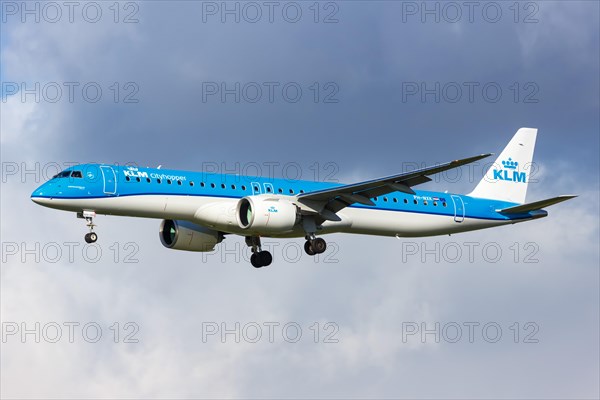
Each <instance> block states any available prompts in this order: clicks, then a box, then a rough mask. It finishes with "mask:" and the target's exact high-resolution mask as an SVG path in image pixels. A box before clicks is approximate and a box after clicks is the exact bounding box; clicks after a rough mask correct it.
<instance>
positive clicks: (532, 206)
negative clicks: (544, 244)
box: [496, 194, 577, 214]
mask: <svg viewBox="0 0 600 400" xmlns="http://www.w3.org/2000/svg"><path fill="white" fill-rule="evenodd" d="M574 197H577V195H572V194H565V195H562V196H557V197H552V198H551V199H546V200H540V201H534V202H533V203H527V204H521V205H518V206H514V207H508V208H503V209H502V210H496V211H498V212H499V213H502V214H521V213H526V212H529V211H536V210H541V209H542V208H544V207H548V206H551V205H553V204H556V203H560V202H562V201H565V200H569V199H572V198H574Z"/></svg>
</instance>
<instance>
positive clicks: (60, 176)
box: [52, 171, 71, 179]
mask: <svg viewBox="0 0 600 400" xmlns="http://www.w3.org/2000/svg"><path fill="white" fill-rule="evenodd" d="M70 175H71V171H63V172H59V173H58V174H56V175H54V176H53V177H52V179H54V178H68V177H69V176H70Z"/></svg>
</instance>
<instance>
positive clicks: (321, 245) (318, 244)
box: [310, 238, 327, 254]
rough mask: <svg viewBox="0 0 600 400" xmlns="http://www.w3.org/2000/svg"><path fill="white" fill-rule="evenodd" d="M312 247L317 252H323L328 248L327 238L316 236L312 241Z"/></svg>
mask: <svg viewBox="0 0 600 400" xmlns="http://www.w3.org/2000/svg"><path fill="white" fill-rule="evenodd" d="M310 247H312V250H313V251H314V252H315V253H316V254H321V253H323V252H324V251H325V250H326V249H327V242H325V239H322V238H316V239H314V240H313V241H312V243H311V244H310Z"/></svg>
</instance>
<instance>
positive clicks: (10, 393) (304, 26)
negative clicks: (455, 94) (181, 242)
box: [0, 2, 599, 398]
mask: <svg viewBox="0 0 600 400" xmlns="http://www.w3.org/2000/svg"><path fill="white" fill-rule="evenodd" d="M338 5H339V6H340V12H339V19H340V22H339V23H337V24H329V25H327V24H314V23H312V22H309V21H302V22H301V23H299V24H289V23H285V22H283V21H277V22H275V23H273V24H268V23H258V24H244V23H241V24H220V23H218V22H217V21H214V20H209V22H208V23H202V16H201V3H195V2H182V3H179V4H178V6H177V8H175V7H167V6H166V5H165V3H161V2H156V3H142V4H140V12H139V19H140V22H139V23H138V24H130V25H128V24H114V23H113V22H112V21H111V20H110V19H108V20H102V21H101V22H100V23H98V24H87V23H84V22H81V21H80V22H77V23H75V24H68V23H59V24H44V23H40V24H20V23H18V21H14V20H11V22H9V23H7V24H3V26H2V29H3V31H2V33H3V35H2V36H3V41H2V71H3V75H2V77H3V79H4V80H6V81H14V82H21V81H26V82H29V83H31V82H35V81H40V82H48V81H57V82H65V81H78V82H82V83H85V82H89V81H94V82H98V83H99V84H100V85H101V87H102V88H103V89H104V94H105V96H104V97H103V99H102V101H100V102H98V103H88V102H86V101H83V100H81V99H79V100H77V101H75V102H73V103H69V102H68V101H60V102H57V103H56V104H50V103H48V102H44V101H42V102H40V103H39V104H35V103H32V102H31V101H28V102H25V103H23V102H21V101H20V98H19V96H18V95H15V96H10V97H9V98H8V99H7V100H6V102H3V103H0V107H1V109H0V112H1V116H2V125H1V128H2V135H1V139H2V150H1V151H2V159H3V162H4V164H3V165H6V162H17V163H21V162H25V163H26V165H28V166H31V165H32V164H34V163H35V162H40V163H42V165H44V163H48V162H58V163H65V162H68V161H81V162H86V161H108V162H121V163H123V162H129V161H134V162H137V163H140V164H142V165H146V164H147V165H156V164H165V165H169V166H170V167H174V168H188V169H197V168H198V167H199V166H201V165H202V162H206V161H211V162H219V163H220V162H226V163H229V165H231V164H234V163H235V162H238V161H239V162H242V163H244V162H257V163H263V162H264V161H279V162H281V163H285V162H289V161H290V160H291V161H295V162H299V163H300V164H301V165H302V167H303V168H304V172H305V174H306V177H308V176H309V175H310V173H311V171H310V170H309V169H308V167H310V166H311V165H312V164H313V162H315V161H318V162H320V163H323V162H324V161H332V162H335V163H336V164H337V165H338V166H339V167H340V170H339V172H338V175H337V177H338V178H340V179H342V180H352V179H362V178H368V177H373V176H378V175H383V174H387V173H392V172H394V171H396V170H397V169H398V167H399V166H400V165H401V164H402V162H406V161H416V162H419V163H420V162H426V163H432V162H438V161H445V160H449V159H452V158H455V157H459V156H466V155H471V154H472V153H479V152H484V151H495V152H498V151H500V150H501V148H502V147H503V146H504V144H505V143H506V141H507V140H508V139H509V138H510V136H511V135H512V133H513V132H514V131H515V130H516V129H517V128H518V127H520V126H522V125H523V126H527V125H529V126H536V127H539V128H540V135H539V137H538V149H537V151H536V160H537V161H538V162H539V163H540V165H541V172H540V176H539V177H540V183H539V184H536V185H532V187H531V190H530V193H529V196H528V198H530V199H538V198H544V197H550V196H553V195H556V194H559V193H571V192H572V193H576V194H580V197H579V198H578V199H575V200H572V201H570V202H568V203H565V204H561V205H559V206H556V207H554V208H551V209H550V216H549V217H548V218H546V219H543V220H540V221H536V222H531V223H527V224H518V225H514V226H511V227H504V228H498V229H496V230H489V231H481V232H475V233H468V234H463V235H456V236H451V237H440V238H427V239H416V240H413V239H411V240H402V241H400V240H397V239H392V238H374V237H362V236H344V235H333V236H331V237H330V238H329V239H328V240H329V242H330V243H334V244H335V246H334V247H331V250H335V249H339V250H338V251H337V252H335V251H332V253H330V255H329V257H330V258H329V259H327V260H321V262H319V263H315V262H314V260H313V259H310V258H308V257H306V256H303V257H301V258H300V261H298V262H286V261H285V260H283V258H284V255H283V252H282V249H283V245H284V244H285V243H289V242H290V241H280V242H279V241H273V244H278V247H276V248H275V250H274V254H275V258H276V260H275V263H274V265H273V266H271V267H270V268H267V269H264V270H260V271H256V270H254V269H253V268H251V267H250V266H249V264H248V263H247V261H245V260H244V258H243V255H244V254H246V252H247V249H246V248H245V246H244V245H243V243H242V240H241V239H239V238H228V239H227V240H226V242H225V243H223V244H222V245H221V246H222V247H223V245H225V246H224V247H225V249H227V250H228V251H230V252H231V253H226V252H223V251H221V252H217V254H214V255H208V256H204V257H203V256H202V255H198V254H190V253H185V252H176V251H170V250H167V249H165V248H163V247H162V246H161V245H160V244H159V241H158V237H157V235H158V233H157V232H158V221H154V220H138V219H135V220H134V219H128V218H115V217H100V218H98V221H97V222H98V224H99V227H98V231H99V236H100V244H101V248H102V251H103V253H102V256H101V258H100V260H99V261H98V262H96V263H93V262H90V261H88V260H86V259H85V257H84V256H83V255H82V253H81V249H82V248H83V246H82V245H79V247H76V250H75V256H74V260H73V261H72V262H71V261H70V260H69V259H68V257H67V256H66V255H64V254H65V253H63V256H62V257H61V258H60V259H59V260H58V261H57V262H56V263H51V262H48V259H47V257H46V258H45V259H44V257H42V260H41V261H40V262H35V260H34V259H33V257H32V256H28V257H27V258H26V260H25V262H22V260H21V254H17V255H14V256H8V255H6V254H5V256H6V257H7V259H6V262H4V260H3V264H2V271H1V273H2V304H1V309H2V321H3V322H11V321H12V322H15V321H16V322H19V323H21V322H26V323H27V324H28V326H29V327H31V326H32V324H34V323H35V322H36V321H40V322H41V323H42V325H44V324H45V323H48V322H52V321H56V322H58V323H60V324H62V323H63V322H68V321H76V322H79V323H81V325H83V324H85V323H87V322H96V323H98V324H99V325H100V326H101V327H102V329H103V338H102V340H100V341H99V342H98V343H88V342H86V341H85V340H83V339H82V338H81V336H76V340H75V342H74V343H69V342H68V341H66V340H64V339H63V340H61V341H60V342H59V343H55V344H52V343H47V342H44V341H42V343H34V342H32V341H31V340H30V338H29V340H28V341H27V343H21V342H20V340H19V338H18V337H16V338H15V337H11V338H10V339H9V341H8V342H7V343H3V344H2V357H1V369H2V374H1V381H2V382H1V383H2V385H1V387H2V395H3V396H5V397H19V398H27V397H42V396H45V397H61V398H63V397H64V398H75V397H77V398H80V397H85V398H91V397H126V396H127V397H144V398H146V397H152V398H158V397H175V396H177V397H269V398H275V397H277V398H279V397H325V396H327V397H394V398H397V397H471V398H472V397H478V398H480V397H500V396H502V397H537V398H539V397H553V398H561V397H597V396H598V391H599V387H598V380H597V376H598V372H599V366H598V352H599V349H598V340H597V338H598V334H599V332H598V315H599V313H598V302H599V298H598V296H599V287H598V281H599V276H598V268H597V266H598V261H599V254H598V239H599V231H598V201H599V200H598V173H597V171H598V152H597V148H598V128H599V125H598V122H599V120H598V97H597V94H598V90H599V89H598V88H599V84H598V76H597V71H598V51H599V50H598V12H597V11H598V5H597V4H595V3H594V4H590V3H586V2H583V3H577V4H573V5H570V6H569V7H565V6H562V5H560V6H559V5H553V3H548V4H547V3H539V7H540V11H539V15H538V17H539V19H540V22H539V23H537V24H531V25H524V24H514V23H513V22H512V21H511V20H504V19H503V20H502V21H501V22H500V23H498V24H489V23H486V22H485V21H481V20H479V21H477V22H476V23H473V24H469V23H466V22H464V21H463V22H461V23H458V24H448V23H439V24H435V23H426V24H421V23H420V22H419V21H418V20H414V19H411V20H409V22H407V23H402V19H401V14H400V11H401V8H400V7H401V5H400V4H391V3H387V2H386V3H385V4H384V3H381V4H369V7H368V8H367V7H366V6H365V4H363V3H349V2H348V3H338ZM505 11H506V10H505ZM107 15H110V14H107ZM130 81H132V82H135V83H136V84H138V85H139V89H140V90H139V94H138V95H137V97H138V98H139V100H140V101H139V103H137V104H126V103H123V102H117V103H114V102H112V100H111V98H110V96H111V95H112V92H111V91H110V89H109V86H110V85H111V84H112V83H113V82H119V84H120V85H123V84H124V83H126V82H130ZM213 81H214V82H222V81H225V82H228V83H232V82H238V81H239V82H251V81H255V82H266V81H280V82H288V81H294V82H299V83H300V84H301V85H302V87H303V88H304V89H305V91H306V93H310V90H309V89H307V88H308V86H309V85H310V84H311V83H312V82H314V81H318V82H320V83H326V82H329V81H334V82H336V83H337V84H338V85H339V87H340V92H339V99H340V102H339V103H337V104H323V103H316V104H315V103H314V102H311V101H301V102H299V103H295V104H292V103H288V102H285V101H276V102H274V103H273V104H271V103H268V102H259V103H257V104H251V103H247V102H240V103H239V104H236V103H232V102H227V103H225V104H223V103H221V102H220V101H209V102H207V103H203V102H202V93H201V90H202V82H213ZM421 81H425V82H428V83H432V82H437V81H439V82H442V83H447V82H454V81H456V82H464V81H478V82H490V81H493V82H498V83H499V84H500V85H501V86H502V87H503V88H504V89H505V91H507V93H510V90H509V89H508V86H510V85H511V84H512V83H513V82H515V81H518V82H520V83H525V82H529V81H534V82H536V83H537V84H538V85H539V87H540V92H539V95H538V97H539V100H540V101H539V103H536V104H523V103H514V102H512V101H509V100H506V97H504V98H503V101H500V102H498V103H489V102H486V101H481V99H480V100H478V101H475V102H474V103H468V102H464V101H463V102H459V103H457V104H454V103H449V102H444V101H442V102H440V103H435V102H432V101H431V100H428V101H427V102H425V103H422V102H420V101H412V100H411V101H408V102H402V95H401V89H402V83H403V82H421ZM306 96H308V94H306ZM505 96H508V94H505ZM321 165H322V164H321ZM37 185H38V182H36V181H35V177H34V176H31V175H30V176H26V179H25V182H24V183H22V182H21V181H20V179H19V178H18V177H12V176H11V177H9V179H8V182H6V183H5V182H3V183H2V189H1V192H0V193H1V200H2V227H1V233H2V242H3V243H4V244H5V245H6V243H9V242H10V243H16V244H17V245H19V246H22V243H26V245H27V246H30V247H31V246H34V245H35V243H36V242H39V243H40V246H41V247H42V248H43V247H44V246H48V245H49V244H51V243H56V244H58V246H59V248H61V249H62V251H63V252H65V251H66V248H67V247H66V246H65V243H80V242H81V236H82V235H83V233H84V231H85V227H84V225H83V223H82V222H81V220H77V219H75V218H74V216H72V215H69V214H65V213H60V212H54V211H51V210H48V209H43V208H41V207H37V206H35V205H34V204H33V203H31V202H30V201H29V199H28V197H29V194H30V193H31V191H32V190H33V189H34V188H35V187H36V186H37ZM440 186H441V188H442V189H449V190H457V191H459V192H460V191H461V190H462V191H468V190H469V189H470V188H472V187H473V183H471V182H465V181H464V179H463V180H461V182H459V183H456V184H451V183H448V182H440V183H438V184H436V185H434V184H429V185H427V186H424V187H428V188H436V189H437V188H440ZM291 242H293V241H291ZM467 242H468V243H471V242H476V243H479V244H480V245H479V247H477V251H475V258H474V260H473V261H471V260H469V259H468V257H467V256H466V255H464V254H465V253H463V256H462V257H461V258H460V259H459V260H458V262H450V261H448V257H446V258H444V257H443V256H442V258H441V260H440V262H436V261H435V259H434V256H432V255H426V254H425V255H423V254H422V251H420V252H418V253H417V254H414V255H407V253H406V250H407V247H406V246H407V245H416V246H424V247H423V248H425V249H432V248H435V246H439V247H440V248H444V246H449V245H450V246H454V245H456V246H458V247H459V248H460V249H462V251H464V252H466V249H467V246H466V245H465V243H467ZM529 242H533V243H534V244H535V246H537V247H533V249H537V252H536V253H535V254H534V255H533V257H534V258H535V259H537V260H538V262H536V263H525V262H524V258H525V257H526V256H527V255H528V254H530V253H528V251H531V248H525V245H526V244H527V243H529ZM115 243H116V247H114V248H113V249H115V248H118V249H119V252H118V254H117V256H116V261H115V250H111V248H110V246H112V245H114V244H115ZM130 243H132V244H133V247H129V248H126V247H125V246H126V245H127V244H130ZM298 243H300V244H301V242H300V241H298ZM491 243H495V244H497V245H498V246H499V247H500V248H501V249H502V252H503V253H502V257H501V258H500V259H499V261H498V262H495V263H494V262H490V261H488V260H486V259H485V257H484V256H483V254H482V253H481V250H480V249H481V247H483V246H484V245H486V244H491ZM515 243H516V245H517V247H516V248H515V247H511V246H514V245H515ZM236 245H237V247H236ZM136 246H137V247H136ZM517 248H518V249H519V253H518V255H517V256H516V257H517V262H515V250H514V249H517ZM131 249H133V250H134V251H135V252H134V255H133V258H134V259H135V260H137V261H138V262H134V263H126V262H125V257H126V255H127V254H130V253H129V252H130V251H131ZM3 250H4V249H3ZM292 250H293V249H292ZM437 254H440V252H437ZM423 256H424V257H425V260H424V261H423V260H422V259H421V257H423ZM403 257H404V258H405V260H403ZM222 258H224V261H222ZM128 321H133V322H135V323H137V324H138V325H139V332H138V333H137V334H136V335H135V337H136V338H137V339H139V343H122V339H123V335H121V337H120V341H121V342H120V343H114V341H113V336H112V335H113V331H111V330H110V326H112V324H113V323H114V322H119V323H120V324H121V326H120V329H121V333H122V334H123V333H125V332H124V330H123V324H124V323H126V322H128ZM270 321H273V322H278V323H280V324H281V325H283V324H285V323H288V322H296V323H298V324H299V325H300V326H301V327H302V330H303V337H302V340H300V341H299V342H298V343H289V342H287V341H286V340H284V339H282V338H281V336H280V335H279V336H277V339H276V340H275V341H274V343H269V342H268V341H267V340H265V339H263V340H261V341H259V342H258V343H248V342H247V341H243V340H242V341H241V342H240V343H236V342H235V341H233V340H231V336H229V337H228V340H227V341H226V343H221V341H220V339H219V337H218V336H214V337H212V336H211V337H210V338H209V340H208V341H206V343H204V342H203V341H202V329H203V323H207V322H216V323H218V324H221V323H225V324H227V326H228V327H230V328H231V327H232V326H234V324H235V322H240V324H241V326H244V325H245V324H247V323H251V322H257V323H258V324H263V323H265V322H270ZM436 321H437V322H440V323H441V324H442V325H444V324H447V323H449V322H457V323H458V324H462V323H464V322H469V321H476V322H479V323H480V324H481V325H483V324H485V323H488V322H495V323H498V324H499V325H500V326H501V327H502V329H503V337H502V340H501V341H500V342H498V343H495V344H492V343H488V342H487V341H485V340H484V339H482V337H481V335H478V336H476V340H475V341H474V343H469V342H468V341H467V340H466V339H462V340H461V341H460V342H458V343H449V342H448V341H445V340H441V341H440V343H436V342H435V341H433V340H431V336H428V337H427V339H428V340H426V342H425V343H422V342H421V340H420V339H419V338H418V336H417V337H413V336H411V337H410V338H409V340H408V341H406V342H403V340H402V330H403V322H405V323H406V322H416V323H421V322H426V323H427V324H428V326H432V325H433V324H434V323H435V322H436ZM315 322H318V323H319V327H320V328H319V329H320V337H319V341H318V343H314V340H313V339H314V338H313V331H312V330H311V329H310V327H311V326H313V324H314V323H315ZM327 322H334V323H336V324H337V326H339V332H338V333H337V334H336V335H335V338H337V339H339V343H323V338H324V334H326V333H327V332H325V331H324V330H323V326H324V324H325V323H327ZM515 322H518V323H519V324H520V325H519V332H520V334H521V336H520V338H519V343H514V340H513V339H514V338H513V331H511V330H510V326H512V324H514V323H515ZM527 322H534V323H536V324H537V326H538V327H539V332H538V333H537V335H536V336H535V337H536V338H538V339H539V343H529V344H528V343H523V342H522V341H523V335H524V334H526V333H527V332H526V331H525V330H524V324H526V323H527ZM31 382H36V384H35V385H32V384H31Z"/></svg>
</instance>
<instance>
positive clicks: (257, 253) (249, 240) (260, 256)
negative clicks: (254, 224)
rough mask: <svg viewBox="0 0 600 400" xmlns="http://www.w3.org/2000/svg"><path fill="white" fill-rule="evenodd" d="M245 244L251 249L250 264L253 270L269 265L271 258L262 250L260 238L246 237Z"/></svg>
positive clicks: (269, 254)
mask: <svg viewBox="0 0 600 400" xmlns="http://www.w3.org/2000/svg"><path fill="white" fill-rule="evenodd" d="M246 244H247V245H248V246H249V247H251V248H252V255H251V256H250V263H251V264H252V266H253V267H254V268H262V267H266V266H268V265H271V263H272V262H273V256H272V255H271V253H269V252H268V251H266V250H262V248H261V245H260V237H258V236H246Z"/></svg>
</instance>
